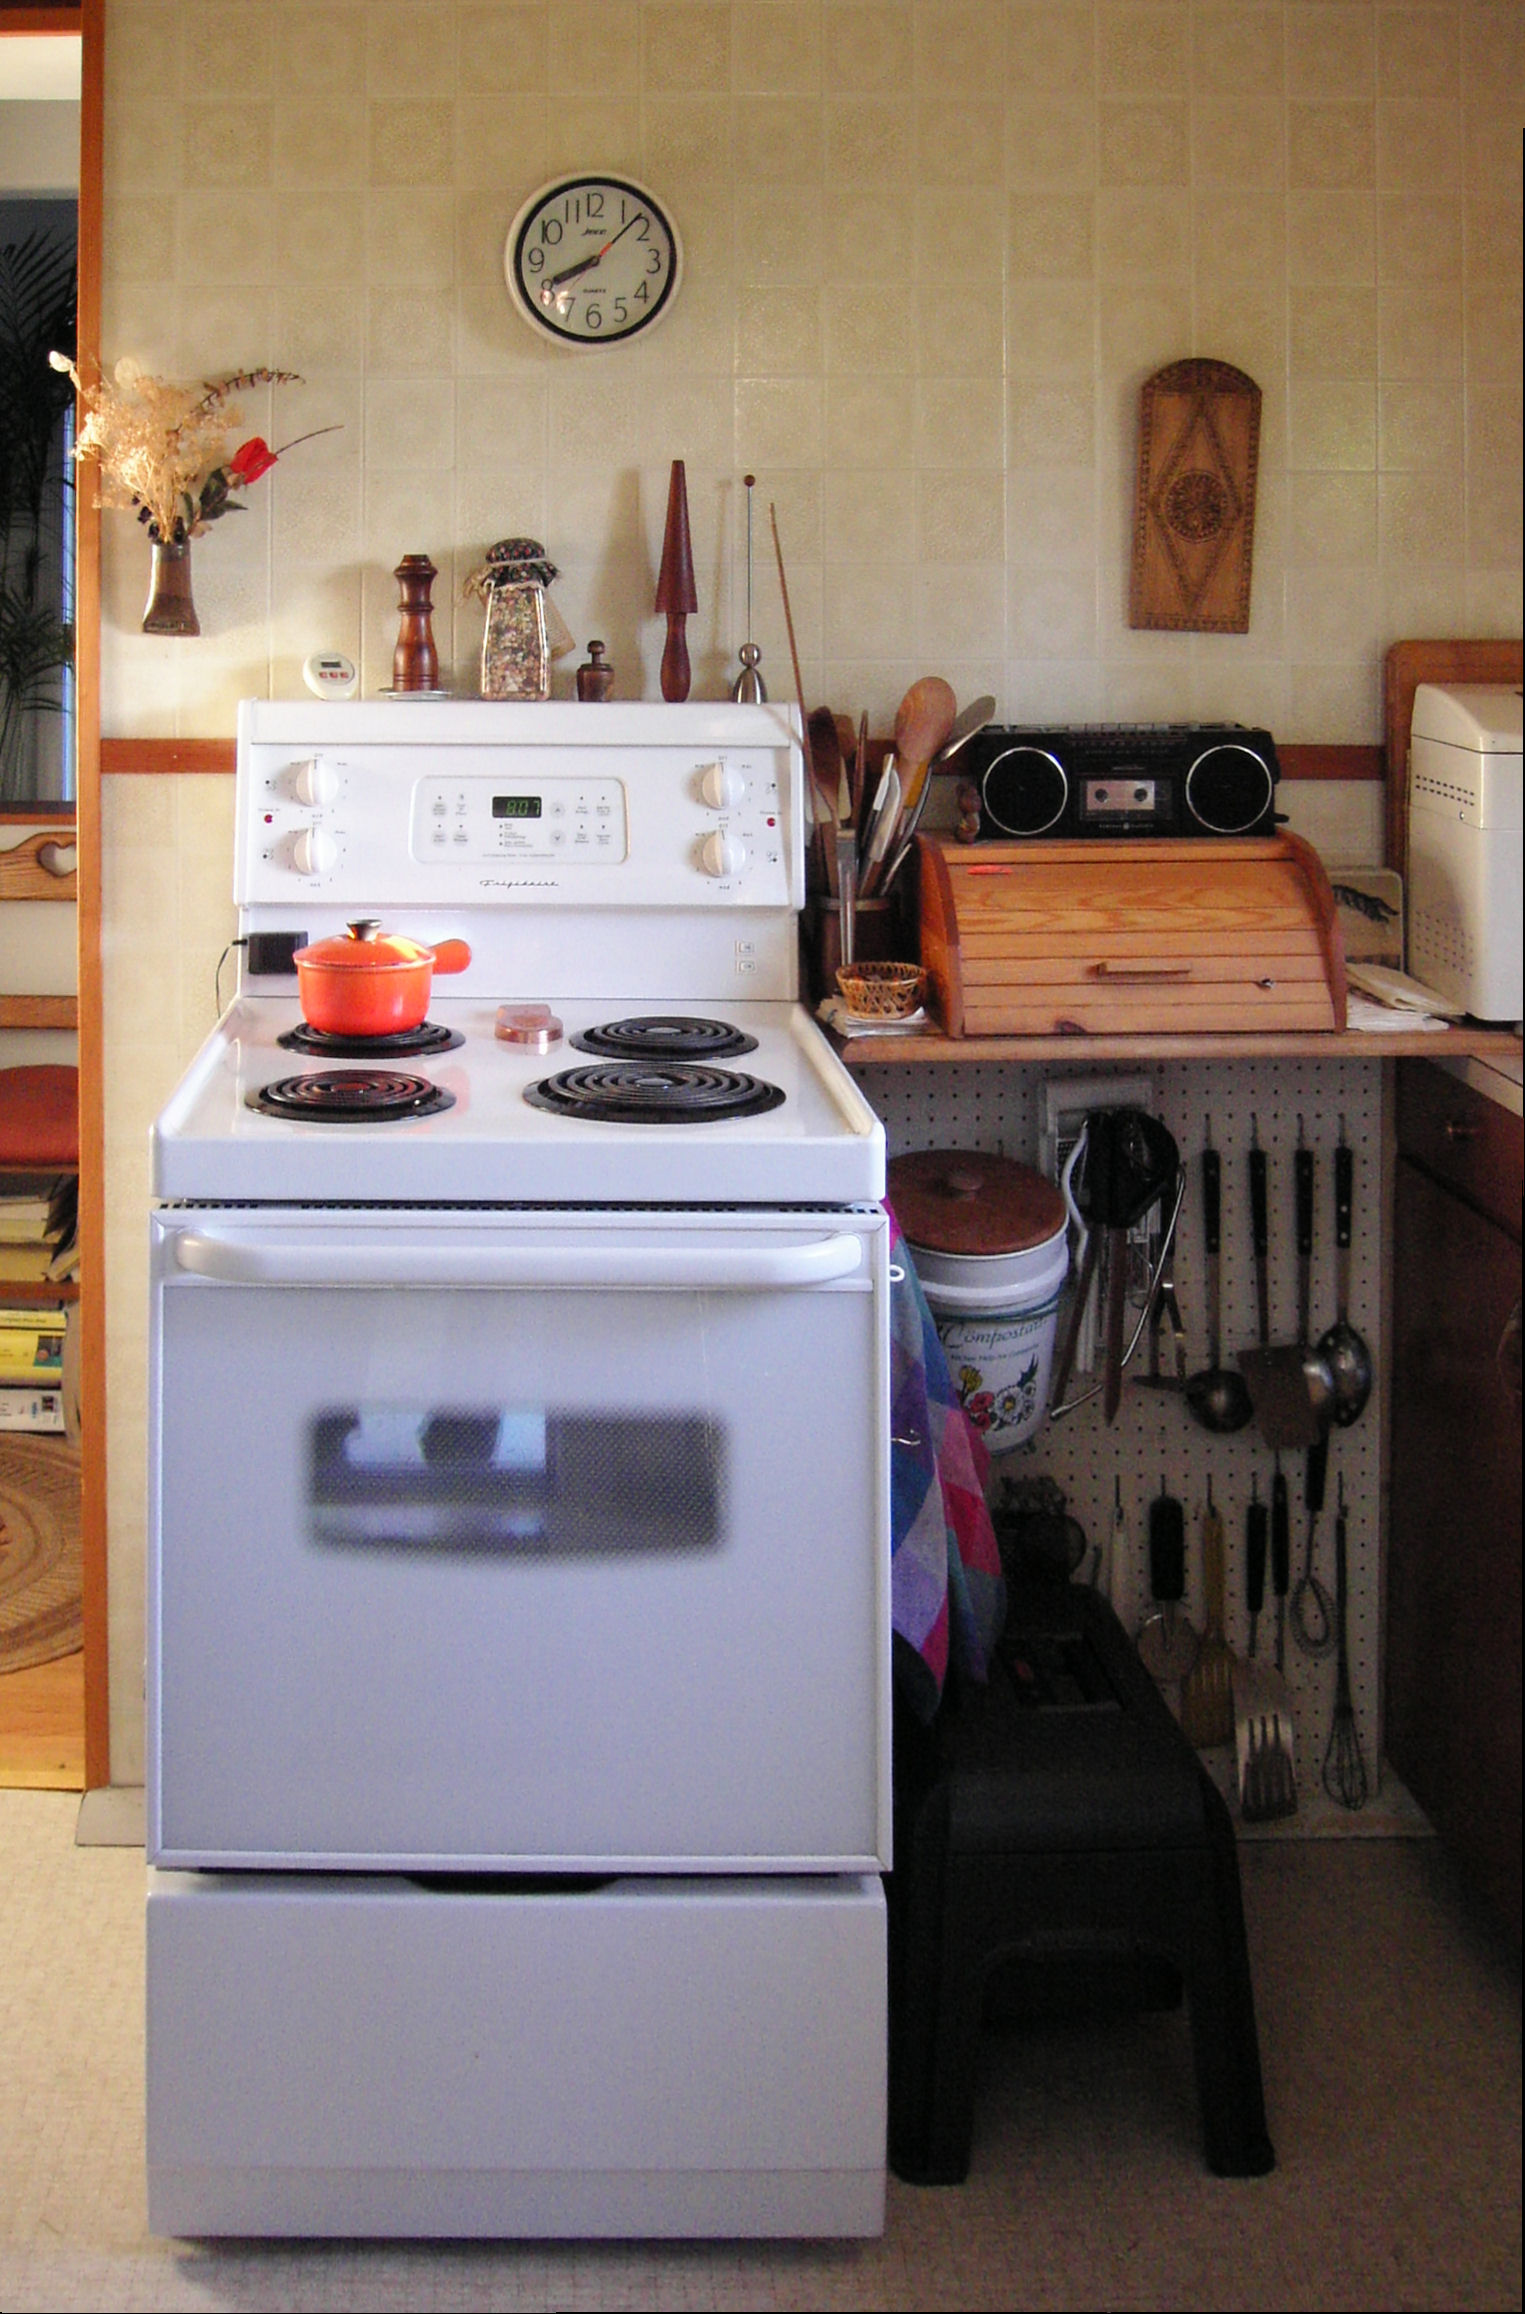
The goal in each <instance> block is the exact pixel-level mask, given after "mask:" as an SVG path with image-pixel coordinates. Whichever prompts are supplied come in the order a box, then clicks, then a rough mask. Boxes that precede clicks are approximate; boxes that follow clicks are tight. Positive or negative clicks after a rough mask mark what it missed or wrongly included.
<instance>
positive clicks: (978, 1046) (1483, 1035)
mask: <svg viewBox="0 0 1525 2314" xmlns="http://www.w3.org/2000/svg"><path fill="white" fill-rule="evenodd" d="M827 1034H828V1035H829V1036H830V1037H831V1041H832V1043H833V1044H834V1045H835V1046H836V1049H837V1051H838V1052H839V1053H840V1054H841V1055H842V1058H843V1060H844V1061H846V1063H847V1065H848V1067H849V1068H854V1069H858V1068H885V1067H903V1066H904V1065H905V1064H906V1063H907V1062H912V1063H917V1064H926V1063H930V1062H938V1061H1016V1062H1024V1061H1081V1062H1084V1061H1263V1060H1298V1061H1305V1060H1315V1061H1338V1060H1363V1061H1386V1060H1426V1061H1444V1060H1460V1059H1466V1058H1474V1059H1486V1058H1487V1057H1488V1056H1490V1055H1494V1054H1497V1055H1513V1056H1514V1057H1515V1058H1518V1057H1519V1053H1520V1040H1519V1038H1518V1037H1517V1036H1516V1035H1515V1034H1514V1033H1513V1031H1512V1030H1510V1029H1501V1028H1447V1029H1382V1030H1376V1031H1368V1030H1361V1029H1329V1030H1324V1031H1321V1032H1315V1033H1309V1034H1307V1035H1302V1034H1285V1033H1273V1032H1260V1031H1253V1030H1252V1031H1245V1032H1241V1033H1239V1034H1236V1035H1221V1036H1132V1037H1130V1036H1044V1037H1009V1036H1006V1037H991V1036H984V1037H973V1036H971V1037H948V1036H936V1035H927V1036H906V1037H892V1036H859V1037H842V1036H839V1035H837V1033H836V1032H835V1031H834V1030H831V1029H828V1031H827Z"/></svg>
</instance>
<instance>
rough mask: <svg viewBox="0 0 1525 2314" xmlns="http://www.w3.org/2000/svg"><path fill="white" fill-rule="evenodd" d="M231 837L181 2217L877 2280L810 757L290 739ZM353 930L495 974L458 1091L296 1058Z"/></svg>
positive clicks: (845, 1367)
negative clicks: (334, 948)
mask: <svg viewBox="0 0 1525 2314" xmlns="http://www.w3.org/2000/svg"><path fill="white" fill-rule="evenodd" d="M237 830H238V835H237V856H236V862H235V897H236V899H237V902H238V907H239V919H240V921H239V935H240V949H239V958H240V965H239V981H238V988H237V993H236V995H235V997H234V1000H233V1002H232V1004H231V1005H230V1007H229V1009H228V1011H227V1012H226V1013H225V1014H224V1016H223V1018H222V1020H221V1021H220V1022H219V1023H218V1025H217V1027H216V1029H215V1030H214V1031H213V1033H212V1035H211V1036H210V1037H209V1038H208V1040H207V1042H206V1044H205V1045H204V1046H203V1048H202V1050H201V1052H200V1053H199V1055H198V1056H197V1058H196V1060H195V1061H194V1062H193V1064H192V1066H191V1068H190V1070H189V1071H188V1073H187V1075H186V1077H185V1079H184V1080H183V1082H182V1083H181V1085H180V1086H179V1087H178V1088H177V1090H176V1092H175V1093H174V1095H173V1096H172V1098H171V1099H170V1101H169V1103H168V1104H167V1106H166V1108H165V1110H164V1112H163V1114H162V1115H161V1117H160V1118H159V1120H158V1122H157V1124H156V1126H155V1129H154V1144H153V1185H154V1191H155V1195H156V1198H157V1200H158V1204H157V1208H156V1211H155V1213H154V1215H153V1217H152V1248H153V1250H152V1260H153V1305H152V1306H153V1317H152V1329H153V1332H152V1346H151V1347H152V1355H151V1377H152V1379H151V1419H150V1553H149V1557H150V1567H149V1592H150V1595H149V1655H148V1707H149V1709H148V1724H149V1763H148V1785H149V1859H150V1863H151V1864H152V1865H153V1866H154V1871H153V1874H152V1886H151V1894H150V1900H149V1962H148V1968H149V2031H148V2053H149V2129H148V2147H149V2181H150V2213H151V2219H152V2222H153V2224H154V2225H155V2227H156V2228H157V2229H159V2230H161V2231H167V2232H177V2233H193V2234H200V2233H222V2232H245V2233H337V2234H345V2233H357V2234H363V2233H433V2234H446V2233H463V2234H465V2233H474V2234H481V2233H495V2234H548V2233H553V2234H583V2233H586V2234H598V2233H621V2234H639V2233H692V2234H702V2233H727V2234H730V2233H790V2232H798V2233H821V2232H827V2233H830V2232H841V2233H862V2232H870V2231H875V2230H877V2228H878V2227H879V2225H880V2223H881V2222H882V2208H883V2130H884V2061H885V2060H884V1997H885V1988H884V1924H883V1902H882V1893H881V1888H880V1881H879V1877H878V1876H879V1873H880V1871H881V1869H882V1868H883V1867H884V1866H885V1865H887V1864H888V1862H889V1818H890V1796H889V1672H890V1640H889V1501H888V1475H889V1436H888V1391H889V1385H888V1318H887V1291H888V1287H887V1280H888V1269H887V1222H886V1217H885V1215H884V1212H883V1209H882V1207H881V1205H880V1204H879V1199H880V1196H881V1194H882V1190H883V1184H884V1138H883V1133H882V1130H881V1128H880V1126H879V1124H878V1121H877V1119H876V1118H875V1117H874V1115H873V1113H872V1111H871V1110H870V1109H869V1108H868V1106H867V1104H866V1103H865V1102H864V1100H863V1098H862V1095H861V1094H860V1093H859V1091H858V1089H857V1087H856V1085H855V1084H854V1082H853V1080H852V1079H851V1077H850V1076H849V1074H848V1072H847V1071H846V1070H845V1069H844V1068H843V1067H842V1066H841V1064H840V1062H839V1061H838V1060H837V1058H836V1056H835V1054H834V1053H833V1052H832V1050H831V1048H830V1046H829V1044H828V1043H827V1041H826V1040H825V1038H824V1037H823V1036H822V1035H821V1034H820V1032H819V1030H818V1029H817V1028H816V1027H815V1025H814V1023H813V1022H812V1021H811V1020H810V1018H809V1017H808V1014H807V1013H806V1011H805V1009H804V1007H803V1006H802V1005H801V1004H800V1003H799V1001H798V989H797V979H796V974H797V961H796V959H797V922H798V911H799V908H800V905H801V902H802V899H803V845H804V821H803V802H802V760H801V753H800V732H799V728H798V721H797V718H795V717H794V716H793V715H792V714H791V713H789V712H788V711H783V710H777V709H772V708H743V707H737V706H733V705H731V704H730V703H720V704H714V705H701V704H695V705H693V706H685V707H678V708H673V707H666V706H661V707H658V706H614V705H601V706H596V707H592V706H576V707H573V706H560V705H544V706H518V707H510V706H489V705H482V704H478V703H474V702H471V703H468V702H460V703H444V704H438V703H423V702H418V703H406V702H397V703H386V704H381V705H375V706H371V705H364V706H350V705H336V704H326V703H319V704H316V705H313V706H297V705H284V704H282V705H267V704H262V703H256V704H253V705H247V706H245V708H244V709H243V710H242V711H241V715H240V722H239V761H238V801H237ZM362 916H364V917H366V918H375V919H379V920H380V922H381V924H382V928H383V930H385V931H388V932H398V933H404V934H407V935H408V936H410V937H412V938H413V939H416V940H418V941H421V942H423V943H424V944H426V945H434V944H437V943H438V942H439V941H441V940H443V939H446V938H458V939H465V940H466V941H467V942H468V943H469V945H470V947H471V950H472V959H471V963H470V965H469V967H468V968H467V970H466V971H465V972H464V973H463V974H461V975H460V976H453V977H451V978H450V979H448V980H446V979H444V978H442V977H441V978H437V979H436V982H435V988H434V994H433V1001H432V1002H431V1005H430V1008H429V1020H428V1033H427V1036H426V1039H425V1049H424V1050H423V1051H421V1052H413V1051H401V1050H398V1049H397V1048H396V1047H395V1046H394V1045H390V1044H389V1045H387V1046H386V1047H385V1048H384V1049H375V1048H372V1047H364V1048H362V1049H361V1050H360V1051H358V1052H353V1051H347V1050H345V1051H341V1050H337V1049H333V1048H332V1047H328V1046H325V1047H323V1048H322V1049H320V1050H319V1051H317V1052H316V1053H314V1052H310V1051H306V1050H303V1049H302V1043H303V1036H304V1024H303V1022H302V1019H301V1012H300V1006H299V1003H298V1000H297V992H296V978H295V969H294V966H293V965H292V962H291V958H292V954H293V952H294V950H295V949H296V948H297V947H298V946H300V945H303V944H305V943H307V942H312V941H316V940H318V939H321V938H324V937H327V936H328V935H330V934H332V933H335V932H338V931H341V930H342V929H343V928H344V926H345V925H346V923H348V922H351V921H353V920H355V919H357V918H359V917H362ZM526 1038H527V1039H528V1040H529V1041H528V1042H526V1041H520V1040H524V1039H526ZM611 1038H612V1045H611ZM590 1046H591V1047H592V1049H588V1048H589V1047H590ZM335 1103H337V1107H335V1106H334V1104H335Z"/></svg>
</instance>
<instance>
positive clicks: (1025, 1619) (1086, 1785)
mask: <svg viewBox="0 0 1525 2314" xmlns="http://www.w3.org/2000/svg"><path fill="white" fill-rule="evenodd" d="M895 1858H896V1863H895V1870H894V1872H893V1874H892V1875H891V1878H890V1884H889V1896H890V2165H891V2167H892V2168H893V2169H894V2170H895V2172H896V2174H897V2175H898V2176H900V2177H902V2178H905V2179H907V2180H908V2181H910V2182H912V2183H915V2184H925V2185H943V2184H946V2185H953V2184H957V2183H959V2182H960V2181H961V2180H962V2179H963V2178H965V2177H967V2175H968V2172H969V2152H970V2138H971V2132H972V2122H973V2106H974V2083H975V2075H976V2068H977V2063H978V2053H979V2040H980V2032H981V2024H982V2019H983V2016H984V2012H985V2004H986V1994H987V1990H988V1989H989V1987H990V1984H991V1979H992V1977H993V1975H995V1974H996V1972H998V1971H999V1970H1000V1969H1001V1968H1002V1967H1003V1966H1004V1965H1006V1964H1016V1965H1017V1966H1019V1967H1020V1968H1022V1969H1023V1970H1024V1971H1025V1972H1027V1974H1028V1975H1029V1976H1030V1977H1031V1978H1033V1979H1035V1980H1041V1978H1042V1976H1043V1975H1044V1973H1045V1970H1046V1969H1049V1970H1052V1971H1053V1972H1054V1973H1055V1974H1056V1975H1060V1976H1063V1977H1064V1978H1065V1979H1066V1982H1067V1983H1068V1985H1069V1986H1070V1987H1071V1988H1073V1986H1074V1984H1075V1983H1076V1981H1077V1970H1078V1971H1079V1972H1080V1973H1079V1980H1078V1981H1081V1982H1083V1981H1084V1972H1085V1971H1086V1970H1087V1969H1089V1970H1091V1971H1092V1972H1093V1977H1094V1981H1095V1982H1096V1984H1097V1985H1098V1987H1099V1986H1100V1985H1101V1984H1102V1983H1103V1981H1105V1982H1107V1983H1108V1984H1109V1985H1110V1986H1111V1987H1112V1989H1113V1990H1114V1991H1115V1988H1116V1985H1117V1984H1118V1983H1119V1982H1123V1983H1129V1982H1131V1983H1132V1984H1133V1986H1134V1987H1135V1991H1136V1997H1137V1998H1138V1999H1139V2000H1141V2001H1144V2002H1147V2003H1151V2004H1152V2005H1156V2006H1157V2005H1159V2003H1160V1999H1161V1992H1160V1987H1161V1985H1162V1983H1163V1984H1164V1986H1165V1987H1166V1995H1165V1997H1167V1998H1168V1989H1169V1987H1170V1985H1171V1984H1172V1983H1173V1982H1178V1983H1179V1984H1180V1986H1181V1987H1183V1988H1184V1991H1185V1996H1186V2001H1187V2007H1188V2013H1189V2018H1190V2027H1191V2038H1192V2050H1193V2057H1194V2061H1195V2070H1196V2081H1197V2096H1198V2103H1199V2107H1200V2112H1201V2122H1202V2137H1203V2144H1204V2148H1205V2151H1206V2157H1207V2165H1208V2167H1209V2169H1211V2170H1212V2171H1214V2172H1215V2173H1216V2174H1217V2175H1218V2176H1220V2177H1259V2176H1263V2175H1264V2174H1265V2172H1266V2171H1267V2170H1270V2169H1272V2168H1274V2167H1275V2161H1276V2156H1275V2152H1274V2149H1273V2147H1272V2144H1271V2140H1270V2137H1269V2135H1268V2133H1267V2130H1266V2118H1265V2104H1264V2097H1263V2093H1262V2087H1261V2074H1260V2047H1259V2041H1258V2038H1257V2035H1256V2029H1255V2004H1254V1992H1253V1988H1252V1985H1251V1981H1250V1965H1249V1952H1248V1947H1247V1945H1246V1942H1245V1933H1244V1912H1243V1906H1242V1902H1241V1898H1240V1888H1239V1858H1238V1851H1237V1848H1236V1846H1235V1841H1234V1828H1233V1824H1232V1821H1231V1819H1230V1817H1229V1813H1228V1809H1227V1807H1226V1806H1225V1804H1224V1801H1223V1798H1222V1795H1221V1794H1220V1793H1219V1791H1218V1789H1217V1787H1216V1785H1215V1784H1214V1783H1213V1781H1212V1779H1211V1777H1210V1776H1209V1775H1208V1774H1207V1771H1206V1770H1205V1768H1204V1767H1203V1766H1202V1763H1201V1761H1200V1760H1199V1759H1198V1758H1197V1755H1196V1753H1195V1751H1194V1750H1193V1749H1192V1746H1191V1745H1190V1744H1189V1743H1188V1742H1187V1740H1186V1738H1185V1736H1184V1735H1183V1734H1182V1733H1181V1730H1180V1728H1179V1726H1178V1725H1177V1723H1176V1721H1175V1719H1174V1718H1173V1717H1172V1715H1171V1713H1170V1711H1169V1709H1168V1708H1167V1706H1166V1704H1165V1702H1164V1700H1163V1698H1162V1697H1161V1696H1160V1694H1159V1691H1158V1690H1157V1689H1156V1687H1155V1685H1154V1683H1153V1681H1152V1680H1151V1679H1150V1677H1149V1675H1148V1673H1147V1672H1146V1671H1145V1670H1144V1668H1143V1665H1142V1664H1141V1663H1140V1662H1139V1659H1138V1655H1137V1652H1136V1650H1135V1649H1134V1646H1133V1643H1132V1641H1131V1640H1130V1639H1129V1638H1128V1636H1127V1634H1126V1633H1125V1632H1124V1630H1123V1627H1122V1625H1121V1624H1120V1623H1119V1622H1118V1620H1117V1617H1116V1616H1115V1615H1114V1614H1113V1612H1112V1609H1111V1608H1110V1606H1108V1604H1107V1603H1106V1601H1105V1600H1104V1599H1102V1598H1100V1597H1099V1596H1098V1595H1097V1594H1096V1593H1094V1592H1092V1591H1089V1590H1084V1589H1081V1588H1079V1587H1077V1586H1073V1585H1070V1584H1065V1583H1061V1582H1055V1581H1049V1582H1044V1583H1040V1584H1034V1585H1033V1586H1031V1587H1030V1588H1028V1589H1025V1590H1023V1591H1022V1592H1020V1593H1016V1594H1014V1596H1013V1599H1012V1604H1011V1608H1010V1611H1009V1614H1008V1620H1007V1627H1006V1631H1005V1634H1004V1635H1003V1638H1002V1641H1001V1644H1000V1647H999V1649H998V1650H997V1655H996V1659H995V1661H994V1663H993V1664H992V1667H991V1678H990V1682H989V1685H988V1687H986V1688H983V1689H981V1688H979V1687H976V1686H974V1685H971V1684H965V1685H964V1686H963V1687H961V1688H960V1689H959V1690H958V1691H957V1692H956V1693H954V1694H951V1695H950V1697H949V1698H948V1699H947V1701H945V1704H944V1707H943V1710H942V1711H941V1712H940V1713H939V1715H938V1719H937V1721H936V1723H935V1724H934V1726H933V1727H932V1728H930V1729H924V1728H921V1727H920V1726H918V1725H916V1724H915V1723H913V1722H911V1720H910V1715H909V1714H900V1715H897V1723H896V1762H895Z"/></svg>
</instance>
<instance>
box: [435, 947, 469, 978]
mask: <svg viewBox="0 0 1525 2314" xmlns="http://www.w3.org/2000/svg"><path fill="white" fill-rule="evenodd" d="M433 956H434V969H435V971H436V972H464V971H465V969H466V967H467V965H468V964H469V963H470V962H471V950H470V949H469V948H468V946H467V945H466V942H465V941H464V940H442V941H440V943H439V945H438V947H437V948H435V949H434V951H433Z"/></svg>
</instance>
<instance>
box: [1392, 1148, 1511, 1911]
mask: <svg viewBox="0 0 1525 2314" xmlns="http://www.w3.org/2000/svg"><path fill="white" fill-rule="evenodd" d="M1395 1222H1396V1248H1395V1275H1394V1329H1395V1333H1394V1371H1393V1418H1392V1507H1391V1518H1390V1537H1391V1548H1390V1556H1389V1570H1388V1619H1387V1753H1388V1757H1389V1758H1390V1759H1391V1761H1392V1763H1393V1766H1394V1767H1395V1768H1396V1769H1397V1771H1398V1773H1399V1775H1400V1776H1401V1777H1402V1778H1403V1780H1404V1782H1405V1783H1406V1784H1407V1785H1408V1786H1409V1789H1410V1790H1411V1791H1412V1792H1413V1793H1414V1795H1415V1797H1416V1798H1417V1799H1418V1800H1419V1801H1420V1803H1421V1805H1422V1806H1423V1807H1424V1808H1425V1810H1426V1811H1427V1813H1428V1814H1429V1816H1430V1818H1431V1821H1432V1822H1433V1823H1434V1825H1435V1828H1436V1830H1437V1831H1438V1832H1439V1833H1440V1835H1441V1837H1442V1839H1444V1840H1445V1841H1446V1842H1447V1844H1448V1846H1450V1847H1451V1849H1452V1850H1453V1852H1454V1853H1455V1855H1456V1857H1457V1859H1458V1861H1459V1862H1460V1864H1461V1865H1462V1867H1463V1869H1464V1870H1465V1871H1466V1872H1467V1874H1468V1876H1469V1878H1470V1879H1471V1880H1472V1881H1473V1883H1474V1884H1475V1885H1476V1887H1477V1888H1478V1890H1479V1892H1480V1893H1481V1894H1482V1896H1483V1897H1484V1899H1485V1900H1486V1902H1487V1903H1488V1905H1489V1907H1490V1909H1491V1910H1492V1911H1493V1912H1494V1913H1495V1915H1496V1916H1497V1917H1498V1918H1499V1919H1501V1920H1502V1921H1503V1922H1504V1923H1505V1925H1506V1926H1507V1927H1508V1929H1509V1932H1510V1934H1511V1935H1512V1936H1513V1938H1514V1941H1515V1943H1516V1945H1518V1943H1519V1940H1520V1417H1519V1406H1518V1401H1517V1399H1516V1398H1515V1396H1514V1393H1513V1391H1512V1389H1511V1388H1510V1386H1509V1381H1508V1378H1507V1375H1506V1374H1505V1373H1504V1372H1503V1371H1502V1370H1501V1365H1500V1359H1499V1352H1500V1346H1501V1343H1502V1342H1503V1338H1504V1335H1505V1331H1506V1328H1507V1327H1508V1326H1509V1323H1510V1319H1511V1315H1512V1314H1513V1313H1514V1312H1515V1310H1516V1305H1517V1304H1518V1301H1519V1297H1520V1247H1519V1243H1518V1241H1517V1240H1515V1239H1512V1238H1511V1237H1509V1236H1508V1235H1506V1233H1505V1232H1504V1231H1503V1230H1502V1229H1499V1228H1498V1227H1496V1226H1495V1225H1494V1224H1493V1223H1492V1222H1491V1221H1488V1220H1486V1219H1484V1218H1483V1216H1482V1215H1480V1214H1478V1213H1476V1212H1475V1211H1473V1210H1472V1209H1471V1208H1470V1207H1469V1206H1467V1205H1465V1204H1463V1203H1462V1201H1461V1199H1460V1198H1458V1197H1455V1196H1453V1195H1451V1194H1450V1192H1449V1191H1447V1190H1445V1189H1443V1188H1441V1187H1440V1186H1439V1185H1438V1184H1437V1183H1436V1182H1434V1181H1432V1180H1431V1179H1430V1177H1429V1176H1428V1174H1426V1173H1424V1172H1422V1171H1421V1170H1420V1169H1419V1167H1417V1166H1416V1165H1414V1164H1412V1163H1411V1162H1410V1161H1409V1160H1408V1159H1406V1158H1405V1159H1401V1160H1400V1162H1399V1166H1398V1191H1397V1207H1396V1215H1395Z"/></svg>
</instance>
